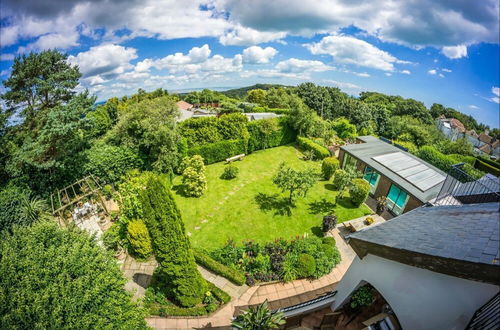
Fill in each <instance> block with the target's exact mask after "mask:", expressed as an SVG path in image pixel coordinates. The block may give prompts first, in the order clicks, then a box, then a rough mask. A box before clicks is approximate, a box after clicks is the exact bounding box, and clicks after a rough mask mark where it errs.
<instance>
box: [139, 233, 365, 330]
mask: <svg viewBox="0 0 500 330" xmlns="http://www.w3.org/2000/svg"><path fill="white" fill-rule="evenodd" d="M329 235H330V236H333V237H334V238H335V241H336V242H337V248H338V249H339V251H340V254H341V256H342V261H341V262H340V263H339V264H338V265H337V267H335V268H334V269H333V270H332V272H331V273H330V274H327V275H325V276H323V277H321V278H319V279H317V280H307V279H305V280H296V281H292V282H289V283H272V284H265V285H258V286H253V287H247V289H246V291H245V292H243V293H242V294H241V295H240V296H239V297H238V298H233V299H232V301H231V302H229V303H228V304H227V305H226V306H224V307H222V308H221V309H219V310H218V311H216V312H215V313H214V314H212V315H210V316H208V317H199V318H173V317H170V318H166V317H149V318H146V321H147V322H148V324H149V326H151V327H153V328H155V329H200V328H209V327H216V328H219V329H230V324H231V320H232V318H233V316H234V315H235V313H237V311H239V310H241V309H246V308H247V307H248V306H251V305H254V304H259V303H261V302H263V301H264V300H266V299H267V300H268V301H270V305H271V306H273V307H272V308H282V307H286V306H291V305H295V304H297V303H301V302H304V301H307V300H310V299H313V298H315V297H317V296H318V295H321V294H322V293H325V292H329V291H331V290H333V289H334V287H335V285H336V283H337V282H339V281H340V279H341V278H342V276H344V274H345V272H346V271H347V269H348V268H349V266H350V265H351V263H352V261H353V260H354V257H355V253H354V251H353V250H352V249H351V247H350V246H349V245H348V244H347V243H346V242H345V241H344V239H343V238H342V237H341V236H340V232H339V230H338V228H335V229H333V230H332V231H331V232H330V233H329ZM208 273H209V272H208ZM208 273H205V274H204V273H202V274H203V276H204V277H205V276H209V277H210V276H212V275H214V274H212V275H210V274H208ZM207 274H208V275H207ZM205 278H206V277H205ZM207 280H209V279H207ZM214 281H217V276H216V277H215V279H214ZM220 281H221V280H220ZM226 281H227V280H226ZM211 282H212V281H211ZM228 282H229V281H228ZM213 283H214V282H213ZM214 284H216V285H217V283H214ZM226 284H227V283H226ZM219 285H223V282H222V281H221V282H219ZM219 285H217V286H219ZM219 287H220V286H219ZM240 292H241V291H238V290H237V291H236V292H235V293H236V294H235V296H236V295H237V294H240ZM228 293H229V292H228ZM230 294H231V293H230ZM231 296H233V294H231Z"/></svg>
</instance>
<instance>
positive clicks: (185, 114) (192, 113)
mask: <svg viewBox="0 0 500 330" xmlns="http://www.w3.org/2000/svg"><path fill="white" fill-rule="evenodd" d="M176 104H177V108H178V109H179V112H180V114H179V118H178V119H177V121H184V120H187V119H189V118H199V117H206V116H209V117H214V116H216V114H215V113H213V112H211V111H208V110H204V109H198V108H196V107H195V106H193V105H192V104H190V103H187V102H185V101H179V102H177V103H176Z"/></svg>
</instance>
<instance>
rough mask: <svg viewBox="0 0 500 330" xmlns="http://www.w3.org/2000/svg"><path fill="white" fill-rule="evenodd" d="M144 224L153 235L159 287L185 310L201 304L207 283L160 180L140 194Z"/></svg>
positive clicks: (174, 206)
mask: <svg viewBox="0 0 500 330" xmlns="http://www.w3.org/2000/svg"><path fill="white" fill-rule="evenodd" d="M140 201H141V204H142V209H143V213H144V217H143V219H144V222H145V223H146V226H147V228H148V230H149V234H150V235H151V239H152V243H153V244H152V245H153V251H154V253H155V256H156V260H157V261H158V263H159V265H160V266H159V267H158V268H157V270H156V274H155V275H157V277H158V285H159V287H160V289H161V290H162V291H163V292H165V293H166V295H167V296H169V297H172V298H173V299H174V300H175V301H176V302H177V303H179V304H180V305H181V306H184V307H192V306H195V305H196V304H198V303H200V302H201V301H202V299H203V296H204V294H205V292H206V291H207V290H206V289H207V283H206V281H205V280H204V279H203V278H202V277H201V274H200V272H199V271H198V269H197V268H196V263H195V260H194V256H193V251H192V250H191V244H190V243H189V239H188V237H187V235H186V231H185V228H184V223H183V221H182V217H181V214H180V212H179V209H178V208H177V205H176V204H175V200H174V198H173V197H172V193H171V192H170V190H168V189H167V188H166V187H165V185H163V184H162V183H161V181H160V180H158V179H157V178H154V177H152V178H150V179H149V180H148V181H147V183H146V185H145V189H142V190H141V191H140Z"/></svg>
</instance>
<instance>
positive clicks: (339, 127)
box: [332, 118, 357, 139]
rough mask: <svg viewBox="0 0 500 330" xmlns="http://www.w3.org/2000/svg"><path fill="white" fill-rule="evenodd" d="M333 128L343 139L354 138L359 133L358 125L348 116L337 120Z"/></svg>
mask: <svg viewBox="0 0 500 330" xmlns="http://www.w3.org/2000/svg"><path fill="white" fill-rule="evenodd" d="M332 128H333V130H334V131H335V132H336V133H337V135H338V137H339V138H341V139H352V138H355V137H356V135H357V132H356V126H354V125H352V124H351V123H350V122H349V120H347V119H346V118H339V119H337V120H335V121H334V122H333V124H332Z"/></svg>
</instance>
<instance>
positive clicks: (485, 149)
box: [478, 144, 491, 155]
mask: <svg viewBox="0 0 500 330" xmlns="http://www.w3.org/2000/svg"><path fill="white" fill-rule="evenodd" d="M478 149H479V150H481V151H482V152H484V153H487V154H488V155H489V154H490V153H491V146H490V145H489V144H484V145H482V146H480V147H479V148H478Z"/></svg>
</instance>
